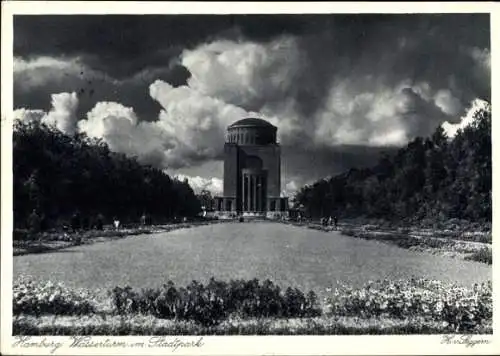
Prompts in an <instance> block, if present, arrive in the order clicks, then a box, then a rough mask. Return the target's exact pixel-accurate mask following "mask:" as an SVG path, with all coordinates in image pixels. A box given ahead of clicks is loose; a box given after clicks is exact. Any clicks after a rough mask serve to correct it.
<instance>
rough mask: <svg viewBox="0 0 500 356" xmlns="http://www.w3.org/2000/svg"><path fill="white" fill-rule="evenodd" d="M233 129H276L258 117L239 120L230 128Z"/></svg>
mask: <svg viewBox="0 0 500 356" xmlns="http://www.w3.org/2000/svg"><path fill="white" fill-rule="evenodd" d="M233 127H269V128H276V127H275V126H274V125H272V124H271V123H270V122H268V121H266V120H262V119H259V118H256V117H247V118H245V119H241V120H238V121H236V122H234V123H233V124H232V125H230V126H229V128H233Z"/></svg>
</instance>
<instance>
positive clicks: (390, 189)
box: [295, 105, 492, 222]
mask: <svg viewBox="0 0 500 356" xmlns="http://www.w3.org/2000/svg"><path fill="white" fill-rule="evenodd" d="M491 186H492V175H491V106H490V105H488V106H487V107H486V108H484V109H479V110H477V111H476V112H475V114H474V121H473V122H472V123H471V124H470V125H468V126H467V127H465V128H463V129H460V130H459V131H458V132H457V133H456V135H455V136H454V137H453V138H448V137H447V136H446V134H445V132H444V130H443V129H442V128H441V127H438V128H437V129H436V130H435V132H434V133H433V135H432V136H431V137H427V138H422V137H417V138H415V139H413V140H412V141H411V142H409V143H408V145H407V146H406V147H403V148H401V149H399V150H397V152H396V153H395V154H392V155H389V154H383V155H382V156H381V157H380V159H379V161H378V163H377V164H375V165H374V166H372V167H369V168H359V169H358V168H352V169H350V170H349V171H347V172H344V173H342V174H339V175H336V176H334V177H332V178H329V179H323V180H319V181H317V182H315V183H314V184H312V185H307V186H304V187H302V188H301V189H300V190H299V191H298V192H297V194H296V197H295V202H296V203H295V204H296V207H300V208H301V209H303V210H304V212H305V214H307V215H308V216H310V217H313V218H315V217H321V216H327V215H331V214H335V215H338V216H343V217H367V218H380V219H385V220H399V221H401V220H403V221H409V220H411V221H419V220H423V219H430V220H434V221H445V220H447V219H462V220H468V221H478V222H491V220H492V201H491V199H492V198H491Z"/></svg>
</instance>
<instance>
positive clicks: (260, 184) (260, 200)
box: [258, 176, 264, 211]
mask: <svg viewBox="0 0 500 356" xmlns="http://www.w3.org/2000/svg"><path fill="white" fill-rule="evenodd" d="M262 180H263V179H262V176H259V191H258V196H259V211H264V207H263V206H262V191H263V189H264V187H263V182H262Z"/></svg>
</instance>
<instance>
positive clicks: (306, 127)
mask: <svg viewBox="0 0 500 356" xmlns="http://www.w3.org/2000/svg"><path fill="white" fill-rule="evenodd" d="M389 17H390V16H389ZM389 17H384V19H383V20H381V21H379V20H378V19H375V18H370V17H368V18H365V17H362V16H354V17H352V18H349V19H347V20H348V21H344V20H342V18H339V21H338V22H336V21H331V20H330V19H326V20H324V21H323V20H322V21H319V20H318V21H319V22H318V23H322V25H320V26H319V25H318V26H316V25H315V24H316V23H317V22H316V20H314V21H310V20H307V21H306V22H307V23H308V25H307V26H306V27H307V31H298V32H292V31H282V30H279V31H275V32H273V33H274V34H273V35H272V36H253V37H252V36H245V35H244V32H245V31H242V34H243V35H241V36H236V37H237V38H235V36H230V39H228V38H227V36H222V35H214V36H212V37H211V40H210V41H207V40H206V39H203V41H202V40H201V39H200V41H195V42H192V43H190V44H189V46H188V45H185V46H184V45H179V46H178V47H176V50H175V51H174V52H175V53H176V55H175V56H176V57H177V56H178V57H177V58H170V59H169V60H165V64H164V66H165V68H171V67H172V68H174V67H175V68H177V70H179V73H180V74H179V73H178V74H179V75H176V76H175V77H176V78H177V77H179V78H180V79H179V81H178V82H175V81H174V80H173V79H171V78H170V79H169V78H166V77H165V73H166V72H165V71H163V69H162V67H161V65H158V63H157V62H155V65H158V67H157V68H156V69H154V68H149V67H147V66H146V68H143V69H141V71H133V72H130V73H131V74H130V77H128V78H125V79H124V77H123V76H121V77H120V78H121V79H120V80H115V79H113V78H109V77H106V76H105V75H104V74H103V73H101V72H99V71H95V70H92V69H91V67H92V66H91V64H90V63H91V62H92V61H90V62H89V61H88V60H87V61H86V62H85V63H86V64H83V63H84V62H83V59H81V58H80V57H73V58H62V57H61V58H58V59H57V58H52V57H38V58H36V57H31V58H33V59H29V60H27V59H21V58H17V59H16V60H15V66H14V72H15V73H14V76H15V88H17V89H15V90H18V93H20V94H19V95H16V97H19V98H30V95H32V93H34V92H36V93H38V92H37V91H36V90H38V89H39V88H42V87H44V86H45V87H44V88H47V85H48V86H49V87H50V88H55V89H54V90H53V91H51V92H61V91H71V90H74V89H73V88H74V86H75V85H78V86H85V85H86V83H87V80H94V83H96V81H98V80H100V81H99V82H98V85H96V89H95V90H96V91H98V90H99V91H100V93H99V96H98V97H96V98H95V99H94V98H89V97H87V96H85V98H84V97H83V96H80V100H79V101H80V106H79V107H80V110H83V109H81V108H82V107H85V110H84V112H83V113H80V114H81V115H79V116H81V117H84V119H83V120H81V121H80V122H79V123H78V125H77V126H76V128H77V129H78V130H80V131H82V132H86V133H87V134H88V135H90V136H92V137H100V138H102V139H103V140H104V141H105V142H107V143H108V144H109V145H110V148H111V149H112V150H114V151H117V152H123V153H125V154H127V155H129V156H137V157H138V158H139V161H140V162H143V163H147V164H153V165H155V166H157V167H160V168H165V169H169V170H179V169H184V168H189V167H191V168H192V167H194V166H197V165H201V164H203V163H204V162H207V161H212V160H220V159H221V157H222V150H223V143H224V134H225V131H226V127H227V126H228V125H230V124H231V123H232V122H234V121H236V120H238V119H241V118H243V117H245V116H249V115H252V116H253V115H256V116H257V115H258V116H259V117H262V118H264V119H266V120H269V121H270V122H271V123H273V124H274V125H276V126H277V127H278V139H279V141H280V143H281V145H282V152H283V160H282V161H283V164H284V165H285V164H286V165H287V166H286V167H285V168H284V169H283V171H284V172H290V174H288V176H287V178H288V179H290V180H287V181H284V183H287V186H286V187H285V192H286V194H287V195H290V194H291V193H290V192H292V191H293V190H294V186H293V185H295V186H299V185H301V184H303V183H304V182H305V180H304V177H306V176H307V177H318V178H319V177H321V176H326V175H328V174H335V173H337V172H339V171H340V170H344V169H348V168H350V167H352V166H353V165H366V164H370V163H371V162H372V161H373V159H376V154H375V153H373V152H376V153H377V154H378V151H377V149H378V148H380V147H383V148H384V149H386V148H388V149H392V148H393V147H398V146H401V145H404V144H405V143H406V142H407V141H408V140H411V139H412V138H414V137H416V136H428V135H430V134H432V132H433V131H434V130H435V129H436V127H438V126H440V125H442V124H443V123H444V122H446V124H443V125H444V126H446V125H451V126H449V127H452V128H453V130H454V128H455V127H457V126H456V125H461V122H460V118H461V117H463V116H464V113H465V107H466V106H467V105H468V103H470V102H471V101H472V100H474V99H476V98H484V99H486V100H488V99H489V91H490V71H491V54H490V51H489V49H488V47H489V40H488V39H487V38H486V37H485V36H484V33H487V31H486V32H485V29H487V27H488V25H487V21H486V22H484V20H485V19H484V18H478V19H477V21H476V22H475V24H474V26H473V27H472V28H468V26H469V24H470V21H469V20H467V19H464V20H461V21H463V22H461V23H462V24H467V26H465V25H464V26H462V25H460V26H458V25H455V22H456V21H457V19H458V17H457V16H454V17H447V19H442V18H440V17H433V16H431V17H429V16H427V15H426V16H423V17H418V18H417V17H415V16H412V17H410V18H409V17H406V16H402V17H398V16H396V17H391V18H389ZM324 19H325V18H324ZM454 26H455V27H454ZM252 28H255V26H252ZM263 32H264V33H265V32H266V31H263ZM283 33H284V34H283ZM251 38H253V39H251ZM455 38H458V39H460V40H459V41H457V40H455ZM484 38H486V39H484ZM155 41H156V40H155ZM181 42H182V41H181ZM153 47H154V46H153ZM72 53H75V52H72ZM172 53H173V52H172ZM179 53H180V54H179ZM146 57H147V56H146ZM82 58H83V57H82ZM85 58H86V59H88V58H90V57H89V56H87V57H85ZM85 58H84V59H85ZM104 58H108V57H106V56H103V57H102V58H100V60H102V61H105V59H104ZM162 58H163V57H162ZM145 63H147V61H146V62H145ZM111 64H112V63H111ZM109 65H110V63H108V66H109ZM105 67H107V66H104V67H102V66H101V67H100V68H105ZM179 68H181V69H182V70H180V69H179ZM82 72H85V75H84V76H83V77H82V75H81V73H82ZM121 72H123V70H122V71H121ZM122 74H123V73H122ZM87 76H88V78H90V79H87ZM99 78H100V79H99ZM174 82H175V83H174ZM44 83H45V84H44ZM47 83H49V84H47ZM137 83H140V85H139V84H137ZM179 85H180V86H179ZM65 86H68V87H70V88H71V89H67V90H61V89H60V88H62V87H65ZM131 88H132V89H131ZM45 90H47V89H45ZM16 93H17V92H16ZM139 93H140V94H139ZM61 100H63V99H61ZM63 101H64V102H65V104H62V103H58V102H54V100H53V103H52V106H53V108H52V109H51V108H48V107H47V108H45V107H42V106H38V105H36V106H34V107H37V108H43V109H44V110H45V112H44V111H40V110H38V111H28V110H24V111H23V110H17V111H16V113H17V115H18V116H19V117H23V118H24V120H37V119H38V120H45V121H48V122H51V123H52V124H53V125H56V126H57V123H59V126H60V127H62V129H63V130H66V131H68V130H70V127H71V125H70V123H71V122H73V121H71V120H72V119H71V120H70V119H67V120H66V121H65V119H64V118H69V117H71V115H70V114H69V113H70V112H71V108H72V106H71V105H70V102H71V101H70V100H69V98H66V99H64V100H63ZM25 106H26V105H20V107H25ZM145 108H146V109H145ZM49 111H53V114H52V115H50V113H49ZM56 113H58V114H56ZM77 116H78V115H77ZM465 116H467V115H465ZM43 118H45V119H43ZM63 123H66V124H63ZM444 126H443V127H444ZM450 130H452V129H451V128H450ZM450 132H451V131H450ZM360 147H365V148H366V147H367V148H366V149H360ZM299 151H300V152H299ZM304 152H305V153H304ZM299 156H300V157H301V159H298V158H297V157H299ZM287 162H288V163H287ZM188 173H189V171H188ZM198 174H199V173H198V172H196V173H191V176H192V177H193V178H192V179H193V180H194V182H196V184H197V185H199V186H203V185H204V184H205V183H206V182H205V183H203V182H201V181H200V179H205V178H201V177H200V176H198ZM212 175H216V174H212V173H207V176H208V177H210V176H212ZM206 179H208V180H210V179H211V178H206ZM292 182H293V184H292ZM207 184H208V183H207Z"/></svg>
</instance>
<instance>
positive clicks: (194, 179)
mask: <svg viewBox="0 0 500 356" xmlns="http://www.w3.org/2000/svg"><path fill="white" fill-rule="evenodd" d="M175 177H176V178H177V179H179V180H181V181H183V180H184V179H187V180H188V183H189V185H190V186H191V188H192V189H193V191H194V192H195V193H196V194H199V193H200V192H201V191H202V190H208V191H209V192H210V193H212V196H217V195H221V194H222V190H223V186H222V185H223V182H222V179H220V178H215V177H212V178H204V177H200V176H188V175H185V174H177V175H176V176H175Z"/></svg>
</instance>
